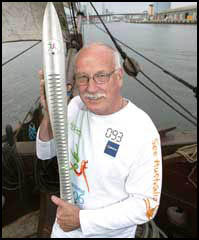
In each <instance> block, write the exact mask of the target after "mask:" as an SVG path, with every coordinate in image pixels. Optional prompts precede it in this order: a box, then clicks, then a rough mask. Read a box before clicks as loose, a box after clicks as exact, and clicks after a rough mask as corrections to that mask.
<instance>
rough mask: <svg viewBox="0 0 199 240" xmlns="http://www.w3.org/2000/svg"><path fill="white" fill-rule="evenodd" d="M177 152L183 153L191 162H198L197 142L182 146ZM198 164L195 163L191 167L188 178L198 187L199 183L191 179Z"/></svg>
mask: <svg viewBox="0 0 199 240" xmlns="http://www.w3.org/2000/svg"><path fill="white" fill-rule="evenodd" d="M176 153H178V154H180V155H182V156H183V157H184V158H185V159H186V161H187V162H189V163H196V162H197V144H193V145H188V146H184V147H181V148H179V149H178V150H177V151H176ZM196 166H197V165H196V164H195V165H194V167H193V168H192V169H191V172H190V173H189V175H188V176H187V178H188V181H189V182H190V183H191V184H193V186H194V187H195V188H196V189H197V184H196V183H195V182H194V181H193V180H192V179H191V176H192V175H193V173H194V171H195V169H196Z"/></svg>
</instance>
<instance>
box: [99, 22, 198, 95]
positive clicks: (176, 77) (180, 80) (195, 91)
mask: <svg viewBox="0 0 199 240" xmlns="http://www.w3.org/2000/svg"><path fill="white" fill-rule="evenodd" d="M95 26H96V27H97V28H99V29H100V30H101V31H103V32H104V33H106V32H105V31H104V30H103V29H101V28H100V27H98V26H97V25H96V24H95ZM106 34H108V33H106ZM113 38H114V39H115V40H117V41H118V42H120V43H121V44H122V45H123V46H125V47H127V48H128V49H130V50H131V51H133V52H135V53H136V54H137V55H139V56H141V57H143V58H144V59H145V60H147V61H148V62H150V63H151V64H153V65H154V66H156V67H157V68H159V69H161V70H162V71H163V72H164V73H166V74H168V75H169V76H171V77H173V78H174V79H176V80H177V81H178V82H181V83H182V84H184V85H185V86H186V87H188V88H190V89H192V90H193V92H194V93H195V94H196V93H197V87H195V86H192V85H191V84H189V83H187V82H186V81H185V80H183V79H182V78H180V77H178V76H176V75H175V74H173V73H171V72H169V71H168V70H166V69H165V68H163V67H161V66H160V65H158V64H157V63H155V62H154V61H152V60H150V59H149V58H147V57H145V56H144V55H143V54H141V53H139V52H137V51H136V50H135V49H133V48H131V47H129V46H128V45H126V44H125V43H123V42H122V41H120V40H119V39H117V38H116V37H113Z"/></svg>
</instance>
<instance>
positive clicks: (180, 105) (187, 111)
mask: <svg viewBox="0 0 199 240" xmlns="http://www.w3.org/2000/svg"><path fill="white" fill-rule="evenodd" d="M95 26H96V27H97V28H99V27H98V26H97V25H95ZM99 29H100V30H101V31H103V32H104V33H106V32H105V31H104V30H102V29H101V28H99ZM106 34H107V33H106ZM114 38H115V37H114ZM115 39H116V40H117V41H119V42H120V43H122V42H121V41H120V40H118V39H117V38H115ZM122 44H123V45H124V46H125V47H127V48H129V49H131V48H130V47H129V46H127V45H126V44H124V43H122ZM131 50H132V51H134V52H136V53H137V54H138V55H140V56H142V57H143V58H145V59H146V60H148V61H149V62H151V63H152V64H153V65H155V66H157V67H159V68H161V69H162V70H164V69H163V68H162V67H160V66H159V65H157V64H156V63H154V62H152V61H151V60H150V59H148V58H146V57H145V56H143V55H142V54H140V53H138V52H137V51H135V50H134V49H131ZM140 72H141V73H142V74H143V75H144V76H145V77H146V78H147V79H148V80H149V81H151V82H152V83H153V84H154V85H155V86H156V87H157V88H158V89H159V90H160V91H162V92H163V93H164V94H166V95H167V96H168V97H169V98H170V99H171V100H173V101H174V102H175V103H176V104H177V105H178V106H179V107H181V108H182V109H183V110H184V111H185V112H186V113H188V114H190V116H191V117H193V118H194V119H196V120H197V117H196V116H194V115H193V114H192V113H191V112H190V111H189V110H187V109H186V108H185V107H184V106H182V104H180V103H179V102H178V101H177V100H176V99H175V98H173V97H172V96H171V95H170V94H168V93H167V92H166V91H164V90H163V89H162V88H161V87H160V86H158V84H157V83H155V82H154V81H153V80H152V79H151V78H149V76H147V75H146V74H145V73H144V72H143V71H142V70H141V71H140ZM164 72H165V71H164Z"/></svg>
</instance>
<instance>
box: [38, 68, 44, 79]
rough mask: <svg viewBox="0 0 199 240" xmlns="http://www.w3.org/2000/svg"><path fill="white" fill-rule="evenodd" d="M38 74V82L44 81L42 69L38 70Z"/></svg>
mask: <svg viewBox="0 0 199 240" xmlns="http://www.w3.org/2000/svg"><path fill="white" fill-rule="evenodd" d="M38 74H39V79H40V80H41V79H44V72H43V70H42V69H40V70H39V71H38Z"/></svg>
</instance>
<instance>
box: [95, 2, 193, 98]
mask: <svg viewBox="0 0 199 240" xmlns="http://www.w3.org/2000/svg"><path fill="white" fill-rule="evenodd" d="M90 4H91V6H92V7H93V9H94V11H95V12H96V14H97V16H98V18H99V19H100V21H101V23H102V25H103V26H104V28H105V29H106V31H107V33H108V34H109V36H110V38H111V40H112V41H113V43H114V44H115V47H116V48H117V49H118V51H119V52H120V54H121V56H122V58H123V59H125V58H126V54H125V53H124V52H123V51H122V49H121V48H120V46H119V45H118V44H117V42H116V41H115V40H116V38H115V39H114V37H113V36H112V34H111V33H110V31H109V30H108V28H107V27H106V25H105V24H104V22H103V20H102V19H101V17H100V16H99V14H98V12H97V10H96V9H95V7H94V6H93V4H92V3H91V2H90ZM131 50H133V51H134V52H136V53H137V54H138V55H140V56H142V57H144V58H145V59H146V60H148V61H150V62H151V63H152V64H154V65H155V66H156V67H158V68H160V69H161V70H162V71H163V72H165V73H166V74H168V75H170V76H171V77H173V78H174V79H175V80H177V81H178V82H180V83H182V84H183V85H184V86H186V87H188V88H190V89H191V90H193V92H194V93H195V94H197V87H195V86H193V85H191V84H189V83H187V82H186V81H184V80H183V79H182V78H180V77H178V76H176V75H175V74H173V73H171V72H169V71H168V70H166V69H164V68H162V67H161V66H159V65H158V64H156V63H154V62H153V61H151V60H149V59H148V58H146V57H145V56H143V55H141V54H140V53H138V52H137V51H135V50H134V49H131Z"/></svg>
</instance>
